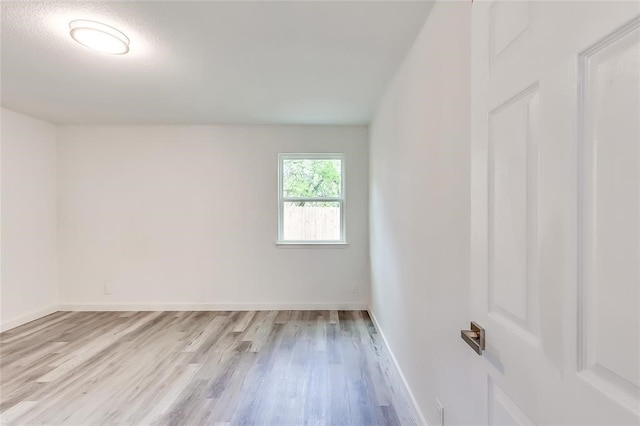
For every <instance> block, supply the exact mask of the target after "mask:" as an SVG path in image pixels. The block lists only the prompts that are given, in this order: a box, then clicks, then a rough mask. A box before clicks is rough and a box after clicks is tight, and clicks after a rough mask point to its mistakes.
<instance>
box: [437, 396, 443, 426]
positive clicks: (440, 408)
mask: <svg viewBox="0 0 640 426" xmlns="http://www.w3.org/2000/svg"><path fill="white" fill-rule="evenodd" d="M436 407H437V409H438V424H439V425H440V426H444V407H443V406H442V403H441V402H440V400H439V399H438V398H436Z"/></svg>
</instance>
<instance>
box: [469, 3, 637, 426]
mask: <svg viewBox="0 0 640 426" xmlns="http://www.w3.org/2000/svg"><path fill="white" fill-rule="evenodd" d="M639 16H640V3H638V2H636V1H628V2H614V1H601V2H594V1H569V2H560V1H547V2H542V1H532V2H522V1H482V0H476V1H475V3H474V4H473V32H472V34H473V42H472V46H473V47H472V57H473V69H472V73H473V74H472V91H473V94H472V184H471V185H472V200H471V206H472V223H471V241H472V250H471V287H472V301H473V302H472V317H471V319H472V320H474V321H476V322H477V323H479V325H481V326H483V327H484V328H485V329H486V350H485V352H484V353H483V355H482V356H477V355H476V354H475V353H474V352H473V351H471V350H469V357H470V362H472V363H473V366H474V372H475V373H474V375H475V377H474V386H476V387H477V394H478V398H477V399H476V400H475V401H473V402H471V403H470V409H473V410H474V412H475V414H476V416H477V417H476V418H477V422H478V423H479V424H490V425H499V424H541V425H542V424H548V425H559V424H571V425H587V424H602V425H614V424H639V423H640V131H639V128H640V124H639V123H640V17H639ZM461 344H464V343H462V342H461Z"/></svg>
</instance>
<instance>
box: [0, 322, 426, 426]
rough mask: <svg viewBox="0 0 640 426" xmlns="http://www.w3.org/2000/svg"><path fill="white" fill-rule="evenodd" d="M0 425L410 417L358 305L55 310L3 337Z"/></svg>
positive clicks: (355, 421) (339, 421)
mask: <svg viewBox="0 0 640 426" xmlns="http://www.w3.org/2000/svg"><path fill="white" fill-rule="evenodd" d="M0 423H2V424H15V425H22V424H69V425H98V424H110V425H115V424H123V425H139V424H154V425H156V424H157V425H204V424H211V425H265V426H267V425H283V426H302V425H363V426H369V425H415V424H418V422H417V416H416V414H415V412H414V411H413V408H412V407H411V404H410V402H409V399H408V396H407V395H406V392H405V389H404V387H403V386H402V384H401V381H400V379H399V377H398V373H397V371H396V370H395V369H394V367H393V364H392V363H391V362H390V359H389V356H388V354H387V353H386V351H385V348H384V345H383V343H382V341H381V338H380V336H379V335H378V333H377V332H376V330H375V328H374V326H373V324H372V322H371V320H370V318H369V316H368V314H367V312H364V311H257V312H58V313H55V314H52V315H49V316H47V317H45V318H41V319H39V320H36V321H33V322H31V323H28V324H25V325H23V326H21V327H18V328H15V329H13V330H10V331H8V332H5V333H2V334H0Z"/></svg>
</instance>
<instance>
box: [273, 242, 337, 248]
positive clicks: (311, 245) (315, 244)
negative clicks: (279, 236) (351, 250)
mask: <svg viewBox="0 0 640 426" xmlns="http://www.w3.org/2000/svg"><path fill="white" fill-rule="evenodd" d="M348 245H349V243H347V242H346V241H335V242H333V241H332V242H323V241H278V242H276V247H279V248H347V246H348Z"/></svg>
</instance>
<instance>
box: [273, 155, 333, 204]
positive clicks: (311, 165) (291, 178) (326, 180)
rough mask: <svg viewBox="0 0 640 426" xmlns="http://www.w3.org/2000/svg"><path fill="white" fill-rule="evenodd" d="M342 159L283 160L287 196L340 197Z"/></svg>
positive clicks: (284, 188) (284, 190)
mask: <svg viewBox="0 0 640 426" xmlns="http://www.w3.org/2000/svg"><path fill="white" fill-rule="evenodd" d="M341 162H342V160H318V159H316V160H304V159H300V160H298V159H296V160H283V162H282V180H283V182H282V183H283V188H282V189H283V195H284V196H285V197H301V198H338V197H340V190H341V187H342V185H341V184H342V176H341V173H342V168H341V166H342V165H341Z"/></svg>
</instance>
